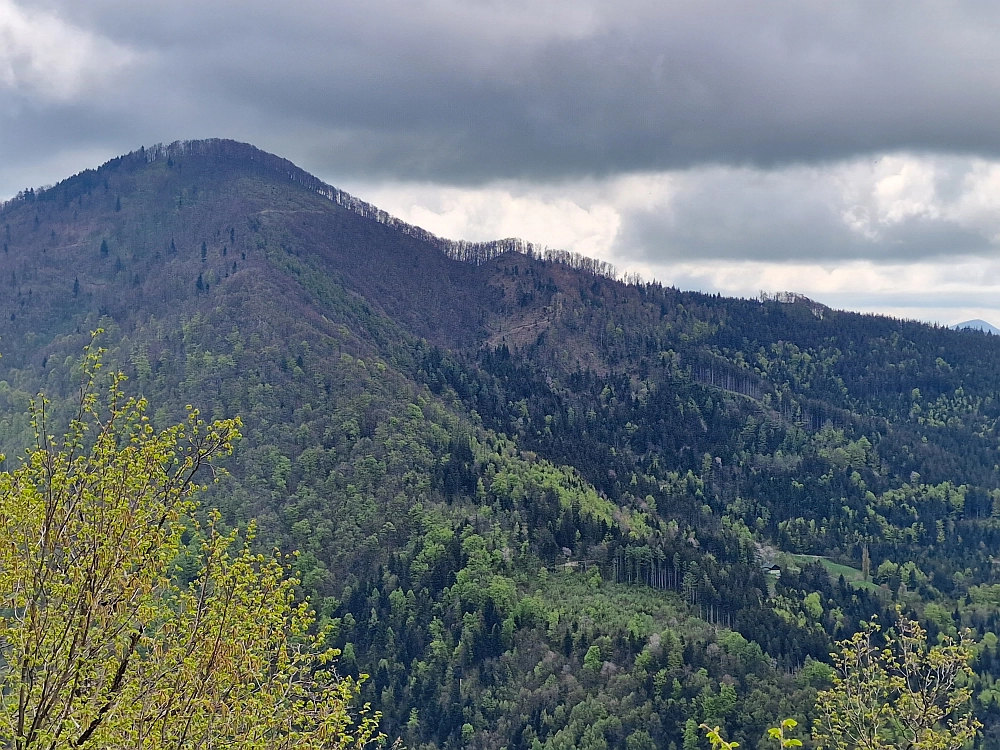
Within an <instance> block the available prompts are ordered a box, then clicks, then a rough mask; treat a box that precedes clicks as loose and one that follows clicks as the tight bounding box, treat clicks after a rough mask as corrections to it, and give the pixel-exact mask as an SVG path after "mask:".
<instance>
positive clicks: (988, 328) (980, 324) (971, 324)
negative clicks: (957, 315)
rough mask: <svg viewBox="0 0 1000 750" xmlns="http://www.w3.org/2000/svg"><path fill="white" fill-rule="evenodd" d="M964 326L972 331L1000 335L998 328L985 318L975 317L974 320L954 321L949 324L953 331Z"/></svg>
mask: <svg viewBox="0 0 1000 750" xmlns="http://www.w3.org/2000/svg"><path fill="white" fill-rule="evenodd" d="M966 328H971V329H972V330H974V331H982V332H983V333H992V334H993V335H994V336H1000V328H997V327H996V326H993V325H990V324H989V323H987V322H986V321H985V320H980V319H979V318H976V319H975V320H967V321H965V322H964V323H956V324H955V325H953V326H951V329H952V330H954V331H961V330H964V329H966Z"/></svg>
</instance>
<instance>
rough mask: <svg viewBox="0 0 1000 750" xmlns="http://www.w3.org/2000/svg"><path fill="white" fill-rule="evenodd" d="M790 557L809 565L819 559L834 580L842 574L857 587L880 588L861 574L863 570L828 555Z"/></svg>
mask: <svg viewBox="0 0 1000 750" xmlns="http://www.w3.org/2000/svg"><path fill="white" fill-rule="evenodd" d="M789 557H790V558H791V559H792V560H794V561H795V562H796V563H798V564H800V565H809V564H810V563H814V562H816V561H817V560H818V561H819V562H820V563H821V564H822V565H823V567H824V568H826V572H827V573H829V574H830V577H831V578H833V579H834V580H837V579H839V578H840V576H844V580H845V581H847V582H848V583H849V584H851V585H852V586H854V587H855V588H859V589H867V590H869V591H878V590H879V587H878V586H876V585H875V584H874V583H872V582H871V581H866V580H864V576H862V575H861V571H860V570H858V569H857V568H852V567H851V566H849V565H841V564H840V563H836V562H834V561H833V560H831V559H830V558H828V557H821V556H819V555H789Z"/></svg>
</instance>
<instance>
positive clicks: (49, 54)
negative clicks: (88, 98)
mask: <svg viewBox="0 0 1000 750" xmlns="http://www.w3.org/2000/svg"><path fill="white" fill-rule="evenodd" d="M135 57H136V56H135V54H134V53H133V52H131V51H130V50H128V49H127V48H125V47H122V46H120V45H117V44H114V43H112V42H110V41H109V40H107V39H104V38H102V37H100V36H97V35H95V34H93V33H91V32H89V31H86V30H84V29H81V28H78V27H75V26H72V25H70V24H68V23H66V22H65V21H63V20H62V19H60V18H59V17H58V16H56V15H54V14H53V13H50V12H44V11H38V10H28V9H24V8H22V7H21V6H19V5H18V4H17V3H15V2H14V1H13V0H0V87H2V88H7V89H12V90H15V91H19V92H23V93H25V94H28V95H40V96H42V97H43V98H45V99H49V100H55V101H60V102H66V101H70V100H74V99H76V98H78V97H80V96H83V95H85V94H86V93H88V92H89V91H90V90H92V89H93V88H94V87H96V86H98V85H100V84H101V83H103V82H105V81H106V80H107V79H108V77H109V76H110V75H111V74H113V73H115V72H116V71H118V70H119V69H121V68H122V67H124V66H125V65H127V64H129V63H130V62H131V61H133V60H134V59H135Z"/></svg>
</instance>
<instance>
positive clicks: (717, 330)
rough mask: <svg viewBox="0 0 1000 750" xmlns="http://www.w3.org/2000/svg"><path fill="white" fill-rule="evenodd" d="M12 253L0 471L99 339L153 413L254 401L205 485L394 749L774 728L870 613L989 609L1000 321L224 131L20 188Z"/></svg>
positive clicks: (5, 280) (931, 615)
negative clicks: (899, 306) (404, 204)
mask: <svg viewBox="0 0 1000 750" xmlns="http://www.w3.org/2000/svg"><path fill="white" fill-rule="evenodd" d="M0 245H2V247H0V350H2V353H3V357H2V359H0V452H2V453H4V454H5V455H7V456H9V457H11V458H8V459H7V464H6V465H8V466H9V465H11V464H12V463H14V462H15V461H16V460H17V459H16V458H15V457H16V456H19V455H23V448H24V447H25V446H27V445H30V444H32V443H33V441H34V435H33V430H32V427H31V423H30V419H29V418H27V417H26V416H25V411H26V407H27V404H28V401H29V399H30V398H31V397H32V396H33V395H34V394H35V393H37V392H38V391H39V390H40V389H44V390H45V392H46V394H47V395H48V396H49V398H50V399H51V401H52V403H51V405H50V407H49V408H48V409H47V414H49V415H50V419H51V420H52V428H51V430H50V431H51V432H53V433H55V434H58V424H57V423H58V422H59V421H60V420H63V421H65V419H67V418H68V416H69V415H70V414H72V413H73V409H74V407H73V403H74V402H73V397H74V395H75V394H78V389H79V382H80V361H81V355H82V352H83V347H84V346H85V345H86V344H87V343H88V342H89V340H90V333H89V332H90V331H93V330H94V329H96V328H98V327H100V328H102V329H104V330H105V333H104V335H103V337H102V339H101V342H100V343H101V345H102V346H104V347H106V348H107V350H108V352H107V355H106V357H107V359H108V366H107V367H106V368H105V369H110V368H111V367H112V366H114V367H119V368H122V369H123V370H124V371H125V372H126V373H127V374H128V376H129V381H128V383H127V384H126V387H128V388H130V389H131V390H132V392H134V393H142V394H143V395H145V396H146V397H147V399H148V401H149V404H150V413H151V414H152V415H153V421H154V423H155V425H156V426H157V427H158V428H163V427H166V426H168V425H170V424H172V423H175V422H177V421H181V420H183V419H185V417H186V415H187V413H188V412H187V410H186V408H185V407H186V405H188V404H191V405H194V406H196V407H197V408H199V409H200V412H201V414H202V415H203V416H204V417H205V418H222V417H230V416H236V415H239V416H241V417H242V420H243V424H244V428H243V432H244V437H243V439H242V440H241V441H240V442H239V443H238V445H237V447H236V453H235V455H234V456H233V458H232V460H231V461H229V463H228V464H227V466H226V468H227V470H228V472H227V473H226V474H225V475H224V476H220V477H218V479H219V482H218V483H214V482H210V481H208V480H209V479H211V477H205V480H206V481H205V483H206V484H207V485H208V487H209V489H208V490H207V491H206V493H205V495H204V497H203V499H204V502H205V503H206V504H209V505H211V506H214V507H217V508H218V509H219V510H220V511H221V513H222V514H223V518H224V519H225V522H226V523H227V524H230V525H232V526H240V525H243V524H246V523H247V522H248V520H249V519H257V521H258V523H259V526H260V537H259V538H260V540H261V543H262V544H264V545H266V546H269V545H277V546H279V547H281V548H282V549H284V550H287V551H291V550H296V551H298V553H299V554H298V555H297V556H295V557H293V558H289V559H290V561H291V564H293V565H294V568H295V572H296V575H297V577H298V578H299V580H300V581H301V591H302V593H303V594H304V595H307V596H309V597H310V599H311V601H312V602H313V603H314V605H315V606H316V608H317V610H318V612H319V615H320V617H321V618H322V622H323V623H324V624H329V625H330V626H331V633H332V635H331V639H332V643H331V645H332V646H335V647H337V648H339V649H341V650H342V652H343V653H342V656H341V657H340V660H339V662H338V669H339V670H340V672H341V673H343V674H352V675H357V674H359V673H365V674H368V675H370V678H369V679H368V680H367V681H366V682H365V683H364V685H363V687H362V698H363V700H365V701H370V702H371V703H372V706H373V708H375V709H378V710H381V711H383V712H384V722H383V728H384V730H385V731H386V732H387V733H388V734H389V735H390V736H392V737H395V736H399V735H401V736H402V737H403V739H404V742H405V744H406V746H408V747H413V748H420V749H421V750H430V749H433V748H440V749H442V750H445V749H447V750H462V749H464V748H469V747H475V748H481V749H482V750H499V749H500V748H504V747H506V748H508V750H529V749H532V748H535V749H537V748H543V749H547V750H553V749H554V748H605V749H607V750H635V749H637V748H641V749H642V750H670V749H671V748H682V747H684V748H687V747H695V746H698V744H699V737H698V734H699V733H698V730H697V726H698V724H699V723H701V722H706V723H708V724H709V725H710V726H716V725H720V726H722V727H723V729H724V734H725V735H726V736H727V737H729V738H730V739H733V740H737V741H739V742H740V744H741V745H742V747H744V748H747V750H752V749H753V748H756V747H757V746H758V743H760V746H761V747H764V746H768V747H769V745H767V744H766V743H768V742H769V741H768V740H767V739H766V729H767V727H768V726H772V725H773V722H774V721H775V720H776V719H780V718H783V717H785V716H795V717H797V718H798V719H799V720H800V721H803V722H805V724H804V725H803V726H806V727H807V726H808V725H809V722H810V719H811V713H810V712H811V711H812V705H813V699H814V697H815V692H816V689H817V688H820V687H822V686H824V685H825V684H827V682H826V680H827V679H828V669H827V668H826V667H824V666H822V665H818V664H816V663H815V662H817V661H820V662H822V661H826V662H828V661H829V654H830V651H831V649H832V644H833V641H834V640H835V639H839V638H844V637H847V636H849V635H850V634H851V633H853V632H855V631H856V630H857V629H858V627H859V623H860V622H861V621H865V620H868V619H869V618H870V617H871V616H872V615H873V614H877V615H878V616H879V617H880V619H881V621H883V622H885V621H891V620H892V619H893V618H894V617H895V614H894V613H895V608H896V607H897V606H898V607H902V608H903V609H904V610H905V611H907V612H910V613H912V614H913V615H914V616H921V617H923V618H924V621H925V624H926V625H927V627H928V629H929V630H930V634H931V636H932V637H934V638H936V637H937V635H938V634H939V633H953V632H955V630H956V628H962V627H970V628H973V629H974V630H975V631H976V632H977V633H980V634H982V633H987V632H993V633H997V632H1000V621H998V612H997V608H996V606H995V602H996V600H997V596H998V594H997V591H998V590H1000V589H998V588H994V587H995V586H997V584H1000V566H998V565H997V564H995V563H996V559H997V554H998V553H997V550H1000V523H998V521H997V517H998V515H1000V471H998V468H997V455H998V451H1000V432H998V430H1000V338H994V337H992V336H972V335H969V334H964V333H961V332H956V331H952V330H948V329H945V328H941V327H936V326H927V325H923V324H920V323H915V322H912V321H903V320H897V319H892V318H885V317H879V316H875V315H860V314H855V313H849V312H842V311H837V310H830V309H828V308H825V307H823V306H821V305H817V304H816V303H814V302H811V301H809V300H807V299H805V298H803V297H799V296H797V295H779V296H776V297H766V298H764V297H762V298H761V299H729V298H725V297H722V296H719V295H709V294H700V293H693V292H683V291H680V290H677V289H674V288H670V287H664V286H662V285H660V284H655V283H653V284H643V283H635V280H631V281H630V282H629V283H626V281H624V280H621V279H620V278H619V277H618V276H617V275H616V274H615V272H614V269H612V268H610V267H608V266H606V265H604V264H601V263H597V262H594V261H588V260H587V259H585V258H579V257H577V256H572V255H568V254H560V253H548V252H543V251H540V250H538V248H533V247H532V246H530V245H528V244H526V243H522V242H518V241H514V240H506V241H501V242H496V243H481V244H469V243H460V242H459V243H456V242H449V241H447V240H443V239H441V238H438V237H435V236H434V235H432V234H430V233H428V232H425V231H423V230H421V229H419V228H417V227H413V226H410V225H407V224H404V223H403V222H400V221H397V220H395V219H393V218H392V217H391V216H388V215H387V214H385V213H383V212H381V211H379V210H378V209H377V208H375V207H373V206H370V205H368V204H366V203H363V202H362V201H359V200H356V199H354V198H353V197H351V196H349V195H347V194H346V193H343V192H341V191H339V190H336V189H335V188H333V187H331V186H329V185H325V184H324V183H322V182H321V181H320V180H318V179H316V178H315V177H312V176H311V175H308V174H307V173H305V172H303V171H302V170H301V169H299V168H297V167H296V166H295V165H293V164H291V163H290V162H288V161H286V160H284V159H281V158H279V157H277V156H273V155H270V154H266V153H264V152H262V151H260V150H258V149H256V148H254V147H252V146H250V145H247V144H240V143H235V142H233V141H222V140H212V141H195V142H185V143H176V144H172V145H170V146H158V147H155V148H150V149H142V150H140V151H137V152H134V153H131V154H128V155H125V156H122V157H119V158H117V159H114V160H112V161H110V162H108V163H107V164H105V165H103V166H102V167H100V168H98V169H94V170H88V171H86V172H83V173H81V174H79V175H77V176H75V177H72V178H69V179H67V180H65V181H63V182H61V183H59V184H58V185H55V186H54V187H51V188H47V189H43V190H37V191H34V190H29V191H26V192H25V193H22V194H20V195H19V196H18V197H17V198H15V199H13V200H11V201H9V202H7V203H6V204H4V205H3V206H0ZM980 323H982V321H969V322H968V323H963V324H961V325H962V326H972V325H973V324H980ZM982 326H986V327H988V329H989V330H993V331H994V332H997V331H996V329H993V327H992V326H987V324H985V323H982ZM982 326H977V327H982ZM191 543H192V544H195V545H196V544H198V540H197V538H196V537H195V538H192V540H191ZM761 550H766V557H767V563H768V565H770V563H771V562H772V560H773V561H777V563H778V565H779V566H780V567H781V576H780V577H775V576H773V575H772V576H768V574H767V572H766V571H765V570H764V567H763V562H764V561H763V559H762V557H763V555H762V554H761ZM862 560H864V563H863V562H862ZM869 563H870V571H869V570H868V568H869ZM185 565H186V563H185V562H184V561H183V560H182V561H180V562H179V563H178V566H179V575H185V572H184V571H185V570H186V568H185V567H184V566H185ZM862 567H864V568H865V571H864V573H863V572H862V570H861V568H862ZM932 604H933V606H931V605H932ZM925 613H926V616H924V615H925ZM993 644H995V639H994V641H993V642H992V643H990V642H987V643H986V644H985V645H983V646H982V647H981V648H978V649H977V652H976V653H977V656H976V662H975V664H976V669H977V670H978V675H979V676H978V677H977V678H976V682H974V683H973V684H972V687H973V688H974V689H975V690H976V691H979V690H980V688H981V687H982V686H984V685H985V686H992V685H994V683H995V678H996V677H1000V655H998V654H997V650H996V647H995V645H993ZM994 669H997V672H996V673H994V672H993V670H994ZM976 706H977V711H979V713H980V715H981V717H982V718H983V720H984V721H986V722H987V723H988V724H990V725H991V726H992V729H991V730H990V732H991V733H988V734H987V736H988V737H995V736H998V735H1000V733H998V732H997V729H998V728H1000V705H998V702H997V700H995V699H992V698H990V699H988V700H977V701H976ZM762 738H763V739H762ZM993 746H995V745H986V747H993Z"/></svg>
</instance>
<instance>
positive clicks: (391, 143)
mask: <svg viewBox="0 0 1000 750" xmlns="http://www.w3.org/2000/svg"><path fill="white" fill-rule="evenodd" d="M50 7H54V8H56V9H57V10H58V12H59V14H60V15H61V16H62V17H63V18H66V19H69V20H71V21H72V22H73V23H75V24H77V25H78V26H80V27H83V28H87V29H90V30H92V31H94V32H95V33H98V34H100V35H101V36H103V37H106V38H107V39H110V40H113V41H114V42H117V43H118V44H121V45H123V46H127V47H128V48H131V49H134V50H137V51H139V52H140V53H141V54H143V55H145V57H144V58H143V60H142V61H141V62H139V63H137V64H136V66H135V67H134V68H133V69H132V71H131V76H130V77H129V78H127V79H125V80H123V81H122V84H121V88H120V89H119V90H118V91H111V92H107V93H106V94H105V96H108V97H111V96H120V95H122V94H124V95H126V96H128V97H129V98H130V101H131V102H132V103H133V105H134V113H133V116H132V117H131V118H129V119H128V120H127V121H121V122H120V123H119V124H118V126H117V127H112V128H111V129H110V130H109V131H108V140H109V141H110V140H115V141H120V140H122V139H127V138H136V137H140V136H141V134H145V133H149V132H151V131H152V132H156V133H157V134H158V135H159V134H161V133H162V136H163V137H164V138H166V139H170V138H171V137H172V136H173V137H178V136H186V135H206V134H208V133H207V132H206V131H207V130H208V129H209V127H214V128H215V130H214V133H216V134H220V135H233V136H236V137H241V138H247V139H252V140H254V141H256V142H258V143H259V144H260V145H262V146H265V147H268V148H271V149H272V150H281V151H282V152H283V153H284V154H286V155H289V156H292V157H293V158H295V157H297V158H299V159H300V160H305V161H308V162H309V163H310V164H312V165H320V166H321V167H322V168H324V169H327V170H330V171H335V172H338V173H341V174H364V175H365V176H368V177H371V176H372V175H375V174H381V175H386V176H393V177H398V178H406V179H409V178H420V179H432V180H436V181H466V182H478V181H484V180H489V179H494V178H497V177H515V178H517V177H526V178H532V179H550V178H558V177H572V176H582V175H606V174H615V173H620V172H627V171H632V170H656V169H671V168H678V167H688V166H692V165H697V164H702V163H722V164H752V165H757V166H762V167H765V168H769V167H773V166H775V165H782V164H787V163H794V162H818V161H824V160H833V159H839V158H843V157H849V156H852V155H855V154H859V153H868V152H877V151H885V150H896V149H916V150H923V149H926V150H933V151H947V152H956V151H958V152H970V153H978V154H985V155H996V154H997V153H998V151H1000V138H998V135H1000V126H998V123H1000V81H998V75H997V73H996V71H998V70H1000V44H998V43H997V42H998V41H1000V11H997V10H996V8H995V6H994V5H992V4H986V3H982V4H976V3H964V4H945V3H929V2H907V3H887V2H883V3H877V2H875V3H873V2H868V1H862V0H854V1H848V2H842V3H837V4H831V3H819V2H798V1H792V0H788V1H786V2H757V1H755V2H749V1H748V2H735V1H718V2H701V3H679V2H671V3H664V2H660V1H655V2H654V1H652V0H650V1H648V2H637V1H633V2H621V1H620V2H615V3H594V2H586V0H573V1H572V2H555V3H544V4H538V3H527V2H507V3H502V2H475V1H470V0H462V1H461V2H458V1H457V0H456V1H455V2H450V1H449V2H445V1H443V0H439V1H431V0H425V1H419V0H415V1H414V0H411V1H408V2H402V0H398V1H397V0H368V1H366V2H364V3H361V2H318V1H316V2H292V3H282V4H275V3H273V2H253V1H252V0H245V1H241V2H238V3H237V2H223V1H222V0H200V1H199V2H197V3H195V2H190V1H187V2H184V1H182V2H172V3H126V2H124V1H123V0H114V1H112V0H73V2H69V0H65V1H64V2H61V3H54V4H50ZM177 92H181V93H180V94H178V93H177ZM178 99H181V100H182V101H178ZM91 105H92V106H93V107H95V108H101V107H102V106H104V101H103V100H102V99H100V98H98V99H96V100H92V102H91ZM167 126H169V129H170V131H171V132H170V133H167V132H166V130H167V129H168V127H167ZM178 131H181V132H178ZM195 131H197V132H195ZM143 140H148V138H145V139H143ZM130 145H131V144H130Z"/></svg>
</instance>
